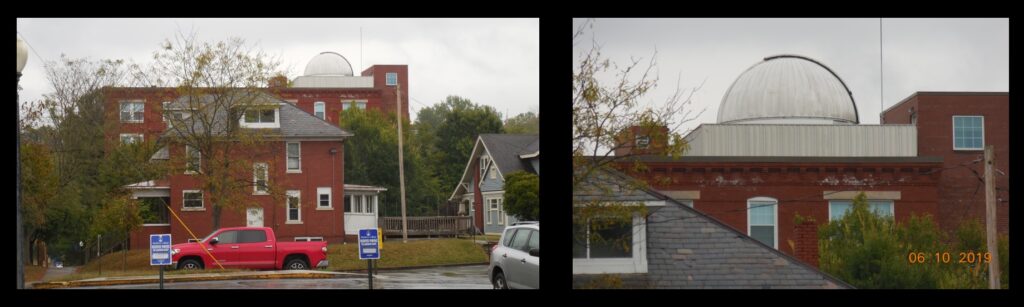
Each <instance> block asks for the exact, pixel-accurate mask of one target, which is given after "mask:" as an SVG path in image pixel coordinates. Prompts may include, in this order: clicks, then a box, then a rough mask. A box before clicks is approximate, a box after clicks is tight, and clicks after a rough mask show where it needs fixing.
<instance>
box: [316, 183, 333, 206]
mask: <svg viewBox="0 0 1024 307" xmlns="http://www.w3.org/2000/svg"><path fill="white" fill-rule="evenodd" d="M331 194H332V193H331V188H330V187H318V188H316V209H317V210H334V196H333V195H331ZM324 195H327V206H326V207H325V206H321V205H320V203H321V200H320V197H322V196H324Z"/></svg>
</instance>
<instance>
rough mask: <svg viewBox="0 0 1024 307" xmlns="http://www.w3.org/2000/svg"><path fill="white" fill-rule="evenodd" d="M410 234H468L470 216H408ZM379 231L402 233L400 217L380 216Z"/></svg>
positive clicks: (471, 223) (470, 226) (395, 234)
mask: <svg viewBox="0 0 1024 307" xmlns="http://www.w3.org/2000/svg"><path fill="white" fill-rule="evenodd" d="M406 219H407V220H408V226H407V227H408V228H409V235H410V236H454V235H463V234H465V235H468V234H470V231H471V230H472V228H473V217H471V216H410V217H407V218H406ZM377 225H380V227H381V231H383V232H384V233H383V235H385V236H401V235H402V217H391V216H387V217H380V220H379V223H378V224H377Z"/></svg>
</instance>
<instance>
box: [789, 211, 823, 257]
mask: <svg viewBox="0 0 1024 307" xmlns="http://www.w3.org/2000/svg"><path fill="white" fill-rule="evenodd" d="M794 228H795V229H794V232H795V234H794V236H795V237H796V240H795V241H796V242H795V243H794V247H795V248H796V251H795V252H796V258H797V259H800V261H803V262H804V263H806V264H809V265H811V266H814V267H818V259H819V257H818V223H816V222H815V221H810V220H805V221H804V222H803V223H801V224H797V225H795V226H794Z"/></svg>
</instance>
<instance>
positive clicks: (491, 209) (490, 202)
mask: <svg viewBox="0 0 1024 307" xmlns="http://www.w3.org/2000/svg"><path fill="white" fill-rule="evenodd" d="M497 221H498V199H497V198H488V199H487V224H495V223H496V222H497Z"/></svg>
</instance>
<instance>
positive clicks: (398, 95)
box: [395, 77, 409, 243]
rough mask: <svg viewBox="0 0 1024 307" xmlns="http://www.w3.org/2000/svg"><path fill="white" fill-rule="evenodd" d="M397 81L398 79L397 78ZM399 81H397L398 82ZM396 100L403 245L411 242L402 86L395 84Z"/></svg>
mask: <svg viewBox="0 0 1024 307" xmlns="http://www.w3.org/2000/svg"><path fill="white" fill-rule="evenodd" d="M395 78H396V79H397V78H398V77H395ZM396 81H397V80H396ZM395 100H396V101H397V102H398V109H396V110H395V114H396V115H397V116H398V180H399V181H398V190H399V192H400V193H401V195H402V196H401V197H402V200H401V201H402V243H406V242H409V229H408V228H407V227H408V223H407V221H406V218H405V162H404V159H403V157H404V155H403V153H402V84H401V83H398V82H395Z"/></svg>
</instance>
